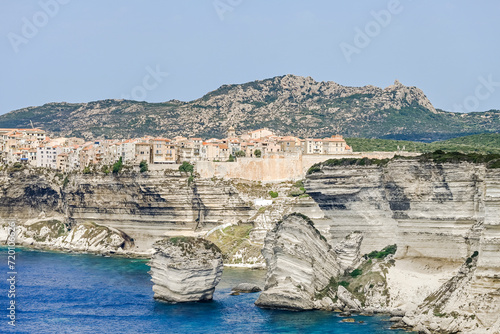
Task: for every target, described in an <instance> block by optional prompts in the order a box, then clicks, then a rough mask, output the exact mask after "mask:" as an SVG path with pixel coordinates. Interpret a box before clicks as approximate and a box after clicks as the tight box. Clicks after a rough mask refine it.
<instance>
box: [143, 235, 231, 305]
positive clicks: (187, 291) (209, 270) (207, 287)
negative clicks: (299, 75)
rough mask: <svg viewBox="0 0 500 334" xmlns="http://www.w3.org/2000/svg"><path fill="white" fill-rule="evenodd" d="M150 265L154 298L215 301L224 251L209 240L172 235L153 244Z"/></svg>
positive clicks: (169, 300)
mask: <svg viewBox="0 0 500 334" xmlns="http://www.w3.org/2000/svg"><path fill="white" fill-rule="evenodd" d="M154 251H155V252H154V254H153V256H152V258H151V261H149V263H148V265H149V266H150V267H151V271H150V274H151V281H152V282H153V283H154V285H153V291H154V298H155V299H158V300H161V301H166V302H173V303H178V302H197V301H208V300H212V298H213V294H214V291H215V286H216V285H217V284H218V283H219V281H220V279H221V277H222V270H223V262H222V253H221V251H220V250H219V248H217V246H215V245H214V244H213V243H211V242H210V241H207V240H205V239H201V238H194V237H183V236H180V237H169V238H165V239H163V240H160V241H157V242H156V243H155V244H154Z"/></svg>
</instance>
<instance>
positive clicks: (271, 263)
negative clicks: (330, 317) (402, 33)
mask: <svg viewBox="0 0 500 334" xmlns="http://www.w3.org/2000/svg"><path fill="white" fill-rule="evenodd" d="M262 254H263V255H264V258H265V259H266V264H267V277H266V286H265V288H264V291H263V292H262V293H261V294H260V296H259V298H258V299H257V301H256V302H255V304H256V305H257V306H259V307H264V308H277V309H287V310H312V309H330V308H333V307H334V305H333V304H332V300H333V299H334V298H335V295H336V286H335V284H332V282H333V279H334V278H336V277H338V276H339V274H340V273H341V271H342V270H341V268H340V265H339V263H338V261H337V259H336V255H335V252H334V250H333V249H332V247H331V246H330V245H329V244H328V242H327V241H326V239H325V238H324V237H323V236H322V235H321V233H320V232H319V231H318V230H317V229H316V228H315V227H314V224H313V222H312V221H311V220H310V219H309V218H308V217H306V216H304V215H302V214H300V213H292V214H290V215H288V216H286V217H285V218H284V219H283V220H282V221H280V222H278V223H277V224H276V226H275V227H274V229H273V230H271V231H269V232H268V233H267V236H266V240H265V245H264V249H263V250H262Z"/></svg>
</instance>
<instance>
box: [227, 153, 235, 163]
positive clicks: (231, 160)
mask: <svg viewBox="0 0 500 334" xmlns="http://www.w3.org/2000/svg"><path fill="white" fill-rule="evenodd" d="M227 161H228V162H234V157H233V155H232V154H230V155H229V159H227Z"/></svg>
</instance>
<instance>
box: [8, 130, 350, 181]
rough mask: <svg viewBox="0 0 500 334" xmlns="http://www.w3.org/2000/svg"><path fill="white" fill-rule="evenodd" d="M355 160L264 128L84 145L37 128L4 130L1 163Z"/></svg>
mask: <svg viewBox="0 0 500 334" xmlns="http://www.w3.org/2000/svg"><path fill="white" fill-rule="evenodd" d="M343 154H352V148H351V147H349V146H348V145H347V144H346V142H345V140H344V138H343V137H342V136H341V135H334V136H332V137H329V138H322V139H319V138H306V139H302V138H298V137H293V136H278V135H276V134H275V133H274V132H273V131H272V130H270V129H267V128H262V129H258V130H254V131H249V132H245V133H242V134H240V135H238V134H236V131H235V129H234V128H233V127H230V128H229V129H228V131H227V136H226V138H222V139H217V138H210V139H202V138H187V137H183V136H176V137H174V138H172V139H169V138H159V137H150V136H145V137H142V138H133V139H111V140H109V139H108V140H94V141H85V140H84V139H81V138H76V137H72V138H64V137H61V138H50V137H49V136H48V135H47V133H46V132H45V131H44V130H42V129H39V128H32V129H0V161H1V163H2V164H3V165H5V164H11V163H23V164H29V165H31V166H33V167H44V168H50V169H54V170H59V171H62V172H68V171H82V170H84V169H85V168H86V167H98V166H110V165H112V164H114V163H115V162H117V161H118V160H119V159H120V158H121V161H122V162H123V163H124V164H127V165H131V166H137V165H139V164H141V162H142V163H143V164H144V162H146V163H147V164H153V165H159V166H158V167H159V168H161V165H167V164H180V163H182V162H185V161H187V162H190V163H196V162H202V161H210V162H234V161H235V160H236V159H238V158H243V157H245V158H256V159H258V158H260V159H266V158H271V157H273V158H276V157H279V158H284V159H287V158H292V157H295V158H296V157H297V156H301V155H319V156H325V155H343Z"/></svg>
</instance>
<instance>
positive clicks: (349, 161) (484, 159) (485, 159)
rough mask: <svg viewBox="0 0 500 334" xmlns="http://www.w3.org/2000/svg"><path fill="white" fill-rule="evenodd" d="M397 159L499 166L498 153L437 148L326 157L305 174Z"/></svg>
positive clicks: (499, 156)
mask: <svg viewBox="0 0 500 334" xmlns="http://www.w3.org/2000/svg"><path fill="white" fill-rule="evenodd" d="M397 159H415V160H417V161H420V162H428V161H432V162H434V163H439V164H440V163H460V162H470V163H475V164H486V167H487V168H490V169H493V168H500V153H490V154H481V153H462V152H445V151H442V150H437V151H434V152H429V153H423V154H421V155H419V156H417V157H414V158H412V157H403V156H398V155H396V156H394V158H392V159H369V158H359V159H356V158H343V159H328V160H326V161H323V162H319V163H316V164H314V165H312V166H311V167H310V168H309V170H308V171H307V175H311V174H314V173H319V172H321V169H322V168H323V167H325V166H328V167H335V166H385V165H386V164H387V163H389V162H390V161H393V160H397Z"/></svg>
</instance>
